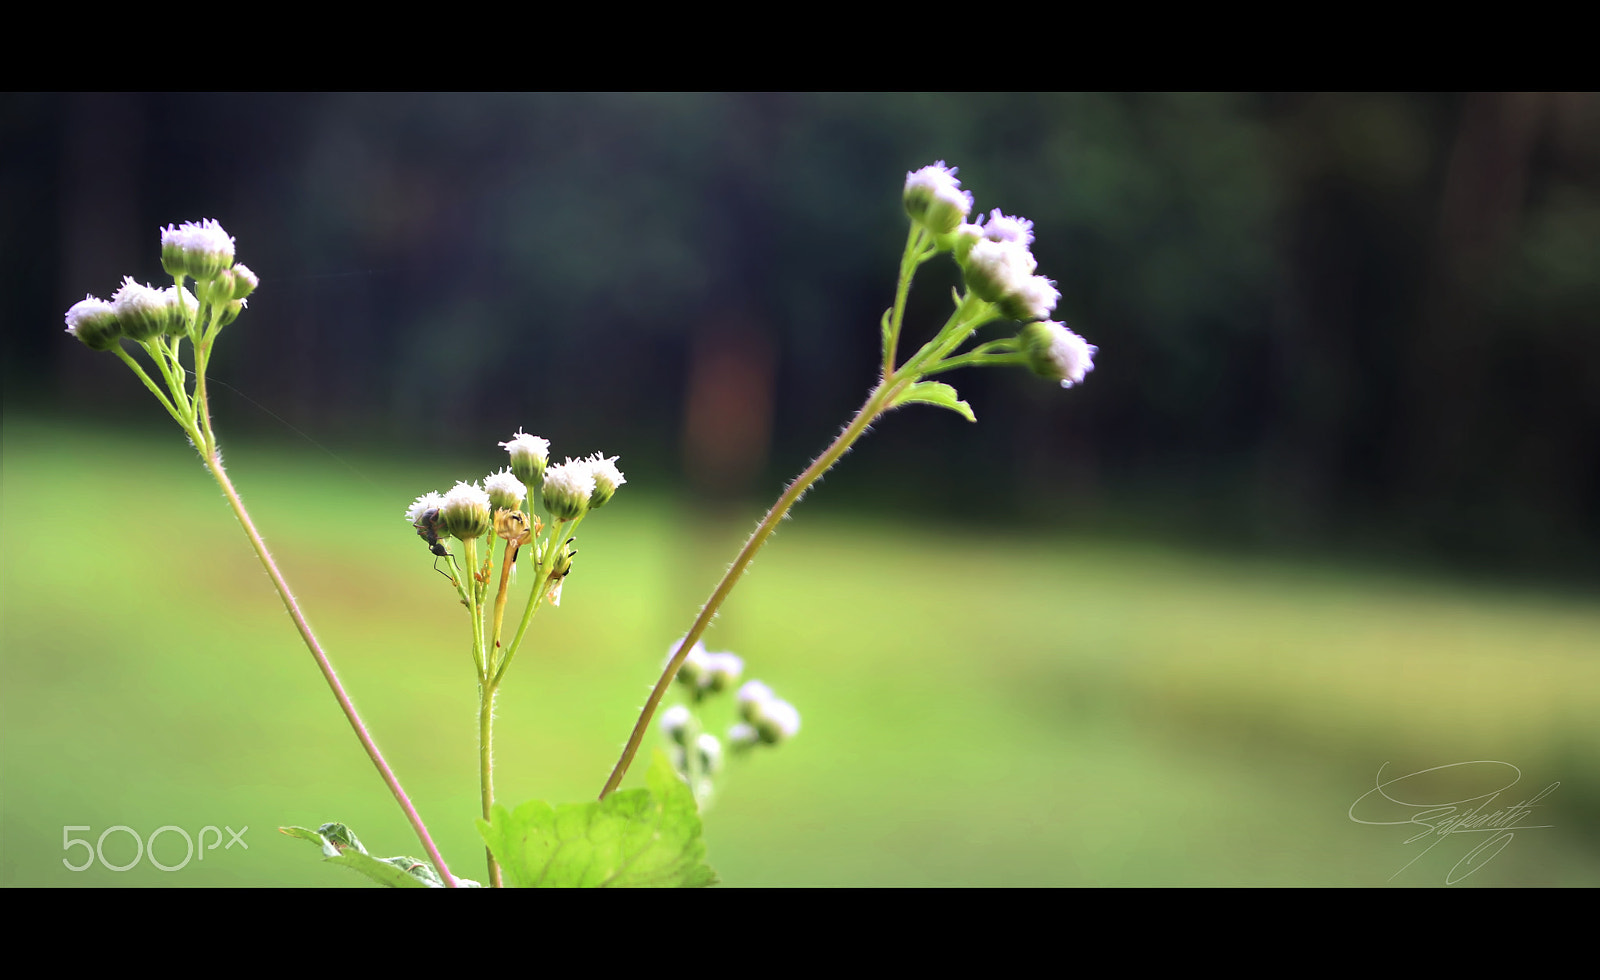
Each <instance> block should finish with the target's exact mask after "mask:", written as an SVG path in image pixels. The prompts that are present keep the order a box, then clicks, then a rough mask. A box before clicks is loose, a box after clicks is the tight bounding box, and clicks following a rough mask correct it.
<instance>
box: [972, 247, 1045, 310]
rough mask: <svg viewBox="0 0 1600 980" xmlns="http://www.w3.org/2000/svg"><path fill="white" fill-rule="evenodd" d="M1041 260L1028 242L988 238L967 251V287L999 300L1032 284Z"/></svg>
mask: <svg viewBox="0 0 1600 980" xmlns="http://www.w3.org/2000/svg"><path fill="white" fill-rule="evenodd" d="M1038 266H1039V262H1038V260H1037V259H1035V258H1034V257H1033V253H1032V252H1030V251H1028V247H1027V246H1026V245H1018V244H1017V243H1016V242H994V241H990V240H989V239H987V238H985V239H982V240H980V241H978V242H977V243H975V244H974V245H973V246H972V248H971V250H970V251H969V252H968V253H967V264H966V265H965V266H963V267H962V272H963V273H964V275H965V277H966V281H967V288H968V289H970V290H971V291H972V292H973V293H974V294H975V295H977V297H978V298H979V299H981V300H984V301H985V302H988V303H998V302H1000V301H1001V300H1002V299H1004V298H1006V297H1007V296H1010V295H1012V294H1013V293H1016V292H1018V291H1019V290H1021V289H1022V288H1023V287H1024V286H1026V285H1027V284H1028V279H1029V278H1030V277H1031V276H1032V275H1033V270H1034V269H1036V268H1038Z"/></svg>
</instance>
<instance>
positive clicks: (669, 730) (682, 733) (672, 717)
mask: <svg viewBox="0 0 1600 980" xmlns="http://www.w3.org/2000/svg"><path fill="white" fill-rule="evenodd" d="M693 720H694V715H693V714H691V713H690V711H689V709H688V708H687V707H685V706H684V705H681V704H675V705H673V706H672V707H670V708H668V709H667V710H665V711H663V712H661V730H662V731H663V732H665V733H666V736H667V737H668V738H670V739H672V740H673V741H674V742H677V743H678V744H679V745H683V744H684V743H685V742H687V741H688V740H689V723H690V722H691V721H693Z"/></svg>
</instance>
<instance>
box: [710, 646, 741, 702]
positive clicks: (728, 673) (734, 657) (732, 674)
mask: <svg viewBox="0 0 1600 980" xmlns="http://www.w3.org/2000/svg"><path fill="white" fill-rule="evenodd" d="M704 663H705V673H704V674H703V675H702V676H701V678H700V686H701V687H703V688H705V689H706V690H708V691H711V692H712V693H721V692H722V691H726V690H727V689H728V688H730V687H732V686H733V685H734V683H735V682H736V681H738V680H739V675H740V674H742V673H744V660H743V659H742V658H740V657H739V655H738V654H733V653H708V654H706V655H705V662H704Z"/></svg>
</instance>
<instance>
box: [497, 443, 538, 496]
mask: <svg viewBox="0 0 1600 980" xmlns="http://www.w3.org/2000/svg"><path fill="white" fill-rule="evenodd" d="M500 448H501V449H504V450H506V451H507V452H509V453H510V454H511V472H512V474H513V475H515V476H516V478H517V479H519V480H521V481H522V482H523V483H524V484H526V485H527V486H528V487H529V488H531V489H533V490H537V489H539V488H540V487H541V486H543V485H544V468H545V464H547V463H549V462H550V440H549V439H541V438H539V437H538V436H530V435H528V434H527V433H526V432H523V431H522V430H521V429H518V430H517V434H516V435H514V436H512V437H511V440H510V441H509V442H502V443H501V444H500Z"/></svg>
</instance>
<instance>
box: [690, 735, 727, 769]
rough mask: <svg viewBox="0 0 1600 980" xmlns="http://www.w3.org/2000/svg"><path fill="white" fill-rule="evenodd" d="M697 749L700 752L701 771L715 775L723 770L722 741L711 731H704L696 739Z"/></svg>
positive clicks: (695, 745)
mask: <svg viewBox="0 0 1600 980" xmlns="http://www.w3.org/2000/svg"><path fill="white" fill-rule="evenodd" d="M694 747H695V751H697V752H699V753H700V771H701V772H703V773H705V774H706V775H707V776H715V775H716V774H717V773H719V772H721V771H722V743H721V742H720V741H718V740H717V737H716V736H715V735H713V734H711V733H710V732H702V733H701V734H700V737H699V738H697V739H695V740H694Z"/></svg>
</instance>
